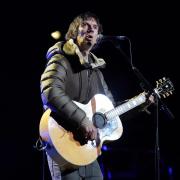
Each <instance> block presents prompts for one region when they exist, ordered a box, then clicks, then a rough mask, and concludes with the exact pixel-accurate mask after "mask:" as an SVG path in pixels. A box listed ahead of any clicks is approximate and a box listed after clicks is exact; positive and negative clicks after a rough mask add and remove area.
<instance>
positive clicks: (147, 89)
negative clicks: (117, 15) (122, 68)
mask: <svg viewBox="0 0 180 180" xmlns="http://www.w3.org/2000/svg"><path fill="white" fill-rule="evenodd" d="M126 39H127V40H128V41H129V47H130V48H129V51H130V58H129V57H128V56H127V55H126V53H124V51H122V49H121V47H120V46H119V45H117V44H115V43H113V44H114V45H115V47H116V49H118V50H119V51H120V52H121V54H122V55H123V56H124V57H125V58H126V59H127V60H128V63H129V64H130V66H131V68H132V70H133V72H134V74H135V75H136V77H137V78H138V80H139V81H140V87H141V88H142V89H143V91H145V92H148V96H147V98H148V97H149V96H150V95H151V94H153V95H154V96H155V105H156V136H155V138H156V140H155V179H156V180H160V147H159V103H160V110H162V111H163V112H164V113H165V114H166V115H167V117H168V118H169V119H171V120H172V119H174V115H173V114H172V112H171V111H170V110H169V109H168V107H167V106H166V105H165V104H164V103H163V101H162V100H161V99H160V98H159V97H158V95H157V94H156V93H154V88H153V86H152V85H151V84H150V83H149V82H148V80H147V79H146V78H145V77H144V75H143V74H142V73H141V72H140V71H139V70H138V68H136V67H135V66H134V65H133V63H132V52H131V41H130V39H129V38H128V37H126Z"/></svg>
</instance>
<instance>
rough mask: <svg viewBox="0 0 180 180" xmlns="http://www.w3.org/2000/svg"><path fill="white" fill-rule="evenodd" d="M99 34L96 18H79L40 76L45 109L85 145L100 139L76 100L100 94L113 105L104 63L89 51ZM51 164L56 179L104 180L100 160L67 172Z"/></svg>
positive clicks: (51, 51)
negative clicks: (103, 71)
mask: <svg viewBox="0 0 180 180" xmlns="http://www.w3.org/2000/svg"><path fill="white" fill-rule="evenodd" d="M100 33H102V26H101V24H100V22H99V19H98V18H97V17H96V15H94V14H92V13H90V12H87V13H84V14H81V15H79V16H77V17H76V18H75V19H74V20H73V21H72V23H71V24H70V26H69V30H68V32H67V33H66V42H58V43H56V44H55V45H54V46H53V47H51V48H50V49H49V50H48V53H47V59H48V63H47V66H46V69H45V71H44V73H43V74H42V76H41V92H42V101H43V104H44V108H45V109H46V108H50V109H51V110H52V113H51V114H52V116H54V117H56V121H57V122H58V119H61V123H62V125H63V127H66V128H68V130H70V131H72V132H74V133H75V134H77V137H80V140H82V142H86V141H87V140H95V139H97V128H96V127H95V126H94V125H93V123H92V121H91V120H89V119H88V118H87V117H86V114H85V112H84V111H83V110H82V109H80V108H79V107H78V106H77V105H75V104H74V102H73V100H75V101H77V102H80V103H83V104H86V103H87V102H88V101H89V100H90V99H91V98H92V97H93V96H94V95H95V94H97V93H101V94H105V95H106V96H108V97H109V98H110V99H111V101H112V102H114V100H113V97H112V95H111V93H110V91H109V90H108V87H107V85H106V82H105V81H104V78H103V75H102V73H101V71H100V70H99V69H100V68H103V67H104V66H105V61H104V60H103V59H100V58H97V57H96V56H95V55H94V54H93V53H91V52H90V51H91V49H92V48H93V46H94V45H95V44H96V42H97V39H98V36H99V34H100ZM58 123H60V122H58ZM47 156H48V155H47ZM87 156H88V154H87ZM48 163H49V168H50V171H51V176H52V179H53V180H60V179H62V180H64V179H68V180H71V179H72V180H80V179H92V180H101V179H103V176H102V173H101V170H100V167H99V165H98V163H97V160H96V161H95V162H93V163H91V164H90V165H87V166H83V167H80V168H79V167H78V168H72V167H68V168H67V169H66V168H62V167H60V166H59V165H58V164H57V163H56V162H55V161H53V160H52V159H51V157H50V156H48Z"/></svg>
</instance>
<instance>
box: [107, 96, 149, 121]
mask: <svg viewBox="0 0 180 180" xmlns="http://www.w3.org/2000/svg"><path fill="white" fill-rule="evenodd" d="M145 101H146V96H145V93H141V94H140V95H138V96H135V97H134V98H132V99H130V100H128V102H126V103H123V104H121V105H119V106H117V107H116V108H114V109H112V110H110V111H108V112H106V113H105V116H106V118H107V119H113V118H115V117H116V116H120V115H122V114H124V113H126V112H128V111H129V110H131V109H134V108H135V107H137V106H139V105H141V104H143V103H144V102H145Z"/></svg>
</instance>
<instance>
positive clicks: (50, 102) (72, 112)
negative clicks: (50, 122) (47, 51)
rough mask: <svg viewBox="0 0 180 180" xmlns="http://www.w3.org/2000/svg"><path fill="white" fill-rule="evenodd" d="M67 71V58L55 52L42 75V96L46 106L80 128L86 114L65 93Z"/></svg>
mask: <svg viewBox="0 0 180 180" xmlns="http://www.w3.org/2000/svg"><path fill="white" fill-rule="evenodd" d="M53 53H54V52H53ZM67 72H68V65H67V59H66V58H65V57H64V56H63V55H61V54H58V53H55V54H53V56H51V57H50V59H49V62H48V63H47V66H46V68H45V70H44V72H43V74H42V76H41V97H42V101H43V105H44V107H45V108H50V109H51V110H52V112H55V113H56V114H57V115H58V116H60V117H63V119H65V120H66V121H67V122H68V124H70V126H71V128H79V126H80V124H81V122H82V121H83V120H84V119H85V117H86V114H85V112H84V111H83V110H82V109H80V108H79V107H78V106H77V105H76V104H75V103H74V102H73V101H72V100H71V98H70V97H69V96H68V95H67V94H66V93H65V89H66V78H67Z"/></svg>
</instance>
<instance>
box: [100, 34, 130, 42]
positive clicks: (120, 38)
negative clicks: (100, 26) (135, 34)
mask: <svg viewBox="0 0 180 180" xmlns="http://www.w3.org/2000/svg"><path fill="white" fill-rule="evenodd" d="M126 39H128V38H127V37H126V36H109V35H103V34H99V37H98V40H99V41H113V40H126Z"/></svg>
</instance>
